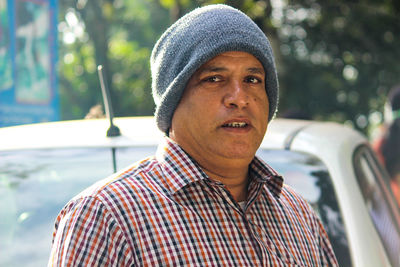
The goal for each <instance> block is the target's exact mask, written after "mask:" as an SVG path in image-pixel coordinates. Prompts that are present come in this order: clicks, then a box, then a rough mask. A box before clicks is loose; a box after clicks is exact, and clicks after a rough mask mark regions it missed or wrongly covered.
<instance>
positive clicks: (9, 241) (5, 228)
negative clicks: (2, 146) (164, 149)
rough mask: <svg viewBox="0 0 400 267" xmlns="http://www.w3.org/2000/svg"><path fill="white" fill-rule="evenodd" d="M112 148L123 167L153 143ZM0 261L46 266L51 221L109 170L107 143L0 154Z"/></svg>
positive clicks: (106, 174) (110, 169) (141, 155)
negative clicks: (75, 147)
mask: <svg viewBox="0 0 400 267" xmlns="http://www.w3.org/2000/svg"><path fill="white" fill-rule="evenodd" d="M125 151H126V150H125V149H121V150H119V151H117V153H116V154H117V159H118V158H120V159H121V160H118V162H117V166H118V167H119V168H123V167H125V166H126V165H128V162H129V163H133V162H134V161H137V160H139V159H141V158H143V157H144V156H146V155H151V154H153V153H154V152H153V151H154V148H147V147H143V148H140V147H139V148H138V147H137V148H135V150H134V151H135V152H134V153H133V151H131V153H129V155H127V154H126V153H125ZM0 158H1V161H0V218H1V220H0V237H1V238H0V251H1V252H0V266H46V265H47V260H48V257H49V255H50V248H51V240H52V232H53V227H54V221H55V219H56V217H57V215H58V213H59V212H60V210H61V209H62V208H63V206H64V205H65V204H66V203H67V202H68V201H69V200H70V199H71V198H72V197H74V196H75V195H77V194H78V193H79V192H81V191H82V190H83V189H85V188H86V187H88V186H90V185H91V184H93V183H94V182H96V181H98V180H100V179H103V178H106V177H107V176H109V175H110V174H112V173H113V164H112V153H111V149H110V148H80V149H48V150H32V151H13V152H1V153H0Z"/></svg>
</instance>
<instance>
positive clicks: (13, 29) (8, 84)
mask: <svg viewBox="0 0 400 267" xmlns="http://www.w3.org/2000/svg"><path fill="white" fill-rule="evenodd" d="M56 14H57V12H56V0H12V1H11V0H0V23H1V24H0V61H1V62H0V127H2V126H12V125H20V124H26V123H35V122H44V121H56V120H58V119H59V103H58V102H59V100H58V92H57V83H56V79H57V78H56V72H55V67H56V61H57V51H56V50H57V43H56V42H57V38H56V37H57V21H56Z"/></svg>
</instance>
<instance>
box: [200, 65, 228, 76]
mask: <svg viewBox="0 0 400 267" xmlns="http://www.w3.org/2000/svg"><path fill="white" fill-rule="evenodd" d="M227 70H228V69H227V68H225V67H218V66H208V67H205V68H202V69H201V70H200V71H199V74H202V73H209V72H221V71H227Z"/></svg>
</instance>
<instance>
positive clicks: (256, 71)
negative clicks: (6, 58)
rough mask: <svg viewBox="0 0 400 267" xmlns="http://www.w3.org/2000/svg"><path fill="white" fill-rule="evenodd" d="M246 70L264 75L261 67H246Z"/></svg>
mask: <svg viewBox="0 0 400 267" xmlns="http://www.w3.org/2000/svg"><path fill="white" fill-rule="evenodd" d="M247 70H248V71H249V72H250V73H253V74H261V75H265V71H264V69H263V68H257V67H254V68H248V69H247Z"/></svg>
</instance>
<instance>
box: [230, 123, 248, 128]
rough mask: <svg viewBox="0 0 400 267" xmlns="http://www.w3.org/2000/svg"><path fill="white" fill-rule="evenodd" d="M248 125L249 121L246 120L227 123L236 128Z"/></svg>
mask: <svg viewBox="0 0 400 267" xmlns="http://www.w3.org/2000/svg"><path fill="white" fill-rule="evenodd" d="M246 125H247V123H245V122H231V123H227V124H226V126H227V127H235V128H240V127H245V126H246Z"/></svg>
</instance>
